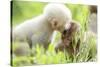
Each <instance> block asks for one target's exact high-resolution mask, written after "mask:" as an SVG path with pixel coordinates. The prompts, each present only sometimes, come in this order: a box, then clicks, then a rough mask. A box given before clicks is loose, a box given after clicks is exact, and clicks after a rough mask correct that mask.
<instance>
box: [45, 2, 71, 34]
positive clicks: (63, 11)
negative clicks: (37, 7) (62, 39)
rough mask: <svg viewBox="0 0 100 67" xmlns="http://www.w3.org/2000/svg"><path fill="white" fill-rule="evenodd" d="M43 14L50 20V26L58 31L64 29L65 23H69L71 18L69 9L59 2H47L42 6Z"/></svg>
mask: <svg viewBox="0 0 100 67" xmlns="http://www.w3.org/2000/svg"><path fill="white" fill-rule="evenodd" d="M44 15H45V16H46V18H47V20H48V21H49V22H50V24H51V28H52V29H53V30H58V31H60V32H62V31H63V30H64V27H65V24H66V23H67V24H69V23H70V21H71V20H72V14H71V11H70V9H68V8H67V7H66V6H65V5H63V4H59V3H52V4H48V5H47V6H46V7H45V8H44Z"/></svg>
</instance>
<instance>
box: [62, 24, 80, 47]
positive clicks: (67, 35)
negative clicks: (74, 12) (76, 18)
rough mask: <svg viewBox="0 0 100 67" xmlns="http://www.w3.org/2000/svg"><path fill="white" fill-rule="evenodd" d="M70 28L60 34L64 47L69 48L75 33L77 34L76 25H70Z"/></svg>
mask: <svg viewBox="0 0 100 67" xmlns="http://www.w3.org/2000/svg"><path fill="white" fill-rule="evenodd" d="M70 24H71V26H70V27H69V28H68V29H65V30H64V31H63V33H62V41H63V43H64V44H65V45H66V46H69V45H70V43H71V42H72V40H73V38H74V37H75V33H76V32H78V29H79V28H78V27H79V26H78V25H77V24H76V23H70Z"/></svg>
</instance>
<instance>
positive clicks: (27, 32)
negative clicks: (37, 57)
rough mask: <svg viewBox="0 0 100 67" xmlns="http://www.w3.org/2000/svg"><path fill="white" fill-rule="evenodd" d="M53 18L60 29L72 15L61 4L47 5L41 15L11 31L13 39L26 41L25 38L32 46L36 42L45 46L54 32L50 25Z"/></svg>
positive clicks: (68, 21)
mask: <svg viewBox="0 0 100 67" xmlns="http://www.w3.org/2000/svg"><path fill="white" fill-rule="evenodd" d="M54 18H55V19H57V21H58V22H59V23H58V24H59V27H60V26H61V27H62V26H64V25H65V24H66V23H70V21H71V19H72V15H71V12H70V10H69V9H68V8H67V7H66V6H65V5H63V4H56V3H55V4H54V3H53V4H48V5H47V6H46V7H45V8H44V12H43V14H41V15H40V16H37V17H36V18H32V19H30V20H27V21H25V22H23V23H21V24H20V25H18V26H16V27H15V28H14V30H13V38H14V39H15V40H24V41H26V40H27V37H30V39H31V40H32V44H33V45H34V44H36V43H38V42H39V43H41V44H45V45H47V42H48V41H49V39H50V38H51V35H52V33H53V31H54V30H53V29H52V26H51V24H50V22H52V19H54Z"/></svg>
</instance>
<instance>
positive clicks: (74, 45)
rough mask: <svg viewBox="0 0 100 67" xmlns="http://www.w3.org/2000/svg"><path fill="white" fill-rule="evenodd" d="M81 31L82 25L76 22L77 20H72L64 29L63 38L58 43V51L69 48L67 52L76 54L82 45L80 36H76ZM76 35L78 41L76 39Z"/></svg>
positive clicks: (56, 48)
mask: <svg viewBox="0 0 100 67" xmlns="http://www.w3.org/2000/svg"><path fill="white" fill-rule="evenodd" d="M79 31H80V25H79V24H78V23H75V21H72V22H71V23H70V27H69V28H68V29H65V30H64V31H63V33H62V36H61V40H60V41H59V43H58V44H57V45H56V47H55V50H56V51H58V50H60V51H64V50H67V52H68V53H69V54H71V55H72V54H76V53H77V52H78V50H79V45H80V38H78V37H77V36H76V35H78V34H79ZM76 37H77V41H76V40H75V39H76ZM75 41H76V42H75Z"/></svg>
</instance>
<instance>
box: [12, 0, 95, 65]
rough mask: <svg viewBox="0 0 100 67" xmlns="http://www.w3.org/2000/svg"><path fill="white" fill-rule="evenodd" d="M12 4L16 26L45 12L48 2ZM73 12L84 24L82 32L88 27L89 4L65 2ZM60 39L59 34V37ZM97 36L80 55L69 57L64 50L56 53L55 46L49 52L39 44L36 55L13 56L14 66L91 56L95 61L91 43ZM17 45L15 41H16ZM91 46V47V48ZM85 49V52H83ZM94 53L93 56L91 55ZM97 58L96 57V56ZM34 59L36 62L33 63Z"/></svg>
mask: <svg viewBox="0 0 100 67" xmlns="http://www.w3.org/2000/svg"><path fill="white" fill-rule="evenodd" d="M11 4H12V6H11V9H12V26H13V27H15V26H16V25H18V24H20V23H23V21H25V20H28V19H31V18H34V17H36V16H38V15H40V14H42V12H43V8H44V7H45V5H46V4H48V3H46V2H45V3H44V2H34V1H13V2H11ZM65 5H66V7H68V8H69V9H70V10H71V12H72V16H73V19H74V20H76V21H78V22H80V24H81V26H82V30H81V31H82V33H83V32H84V31H86V30H87V29H88V27H87V25H88V17H89V14H90V13H89V8H88V5H80V4H77V5H76V4H65ZM56 39H59V34H58V35H57V38H56ZM95 40H96V39H95V38H90V39H88V40H87V43H85V44H86V45H88V47H86V46H85V47H84V46H83V47H81V50H80V52H79V55H78V56H74V58H73V59H72V58H70V57H69V56H68V55H67V57H66V56H65V54H64V53H63V52H58V53H55V51H54V48H53V46H51V45H50V46H49V48H48V50H47V52H46V53H45V52H43V51H44V49H43V48H41V47H39V46H37V48H36V50H37V54H36V55H35V56H34V57H29V56H25V57H23V56H22V57H15V58H13V59H12V60H13V62H12V64H13V65H14V66H17V65H28V64H29V65H33V64H57V63H72V62H86V61H88V59H89V58H90V57H93V58H92V59H90V61H94V58H95V56H94V55H96V52H95V51H94V50H96V49H94V46H90V45H91V44H93V45H94V44H96V41H95ZM14 45H15V43H14ZM89 48H91V49H89ZM12 49H16V46H13V48H12ZM82 51H83V52H82ZM92 54H93V56H91V55H92ZM95 59H96V58H95ZM30 60H32V61H33V62H34V63H31V61H30Z"/></svg>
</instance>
